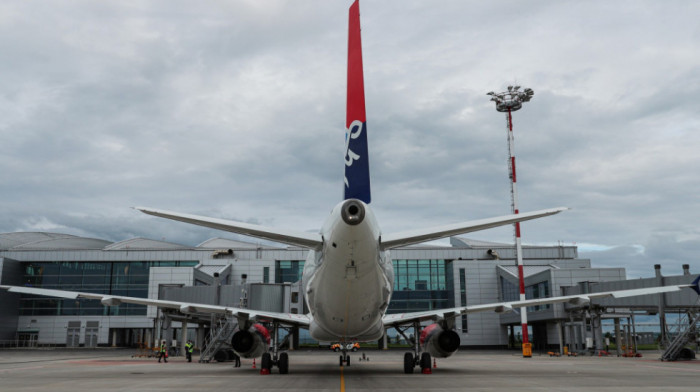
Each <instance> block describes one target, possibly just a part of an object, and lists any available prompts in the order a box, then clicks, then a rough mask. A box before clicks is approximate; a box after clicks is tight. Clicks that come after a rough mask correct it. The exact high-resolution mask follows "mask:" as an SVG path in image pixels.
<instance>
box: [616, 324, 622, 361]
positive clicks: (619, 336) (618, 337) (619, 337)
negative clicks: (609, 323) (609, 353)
mask: <svg viewBox="0 0 700 392" xmlns="http://www.w3.org/2000/svg"><path fill="white" fill-rule="evenodd" d="M621 348H622V329H620V319H619V318H617V317H616V318H615V351H616V352H617V356H618V357H619V356H620V355H622V351H621V350H620V349H621Z"/></svg>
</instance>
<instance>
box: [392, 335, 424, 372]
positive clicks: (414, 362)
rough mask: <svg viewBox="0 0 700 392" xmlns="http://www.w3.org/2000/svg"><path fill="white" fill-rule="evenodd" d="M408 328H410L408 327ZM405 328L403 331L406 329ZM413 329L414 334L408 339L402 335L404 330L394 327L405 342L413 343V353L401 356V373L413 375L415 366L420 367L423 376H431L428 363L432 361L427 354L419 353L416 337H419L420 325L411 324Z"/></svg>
mask: <svg viewBox="0 0 700 392" xmlns="http://www.w3.org/2000/svg"><path fill="white" fill-rule="evenodd" d="M408 328H410V327H408ZM408 328H405V329H408ZM413 328H414V334H413V337H412V338H409V337H407V336H406V334H405V333H404V331H405V330H404V329H400V328H399V327H396V330H397V331H398V332H399V333H400V334H401V336H403V337H404V339H406V341H407V342H413V352H407V353H405V354H404V356H403V372H404V373H406V374H413V369H414V368H415V367H416V366H420V369H421V373H423V374H432V369H431V367H430V362H431V361H432V359H431V358H430V353H427V352H423V353H421V352H420V345H419V344H418V339H417V337H418V336H419V333H420V324H419V323H414V324H413Z"/></svg>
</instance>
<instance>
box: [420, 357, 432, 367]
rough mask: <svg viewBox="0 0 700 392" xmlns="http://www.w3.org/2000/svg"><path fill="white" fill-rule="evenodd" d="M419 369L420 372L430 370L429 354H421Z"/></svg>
mask: <svg viewBox="0 0 700 392" xmlns="http://www.w3.org/2000/svg"><path fill="white" fill-rule="evenodd" d="M420 368H421V370H423V369H430V354H428V353H423V354H421V356H420Z"/></svg>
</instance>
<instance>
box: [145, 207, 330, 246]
mask: <svg viewBox="0 0 700 392" xmlns="http://www.w3.org/2000/svg"><path fill="white" fill-rule="evenodd" d="M134 208H135V209H137V210H139V211H141V212H143V213H146V214H149V215H154V216H159V217H161V218H167V219H172V220H176V221H180V222H185V223H191V224H193V225H199V226H205V227H211V228H212V229H218V230H224V231H230V232H232V233H238V234H244V235H249V236H252V237H258V238H264V239H266V240H270V241H275V242H281V243H283V244H289V245H296V246H301V247H303V248H308V249H320V248H321V246H322V245H323V238H322V237H321V234H318V233H305V232H297V231H292V230H279V229H272V228H269V227H265V226H259V225H254V224H251V223H243V222H236V221H231V220H226V219H216V218H207V217H205V216H198V215H190V214H181V213H179V212H172V211H165V210H157V209H153V208H146V207H134Z"/></svg>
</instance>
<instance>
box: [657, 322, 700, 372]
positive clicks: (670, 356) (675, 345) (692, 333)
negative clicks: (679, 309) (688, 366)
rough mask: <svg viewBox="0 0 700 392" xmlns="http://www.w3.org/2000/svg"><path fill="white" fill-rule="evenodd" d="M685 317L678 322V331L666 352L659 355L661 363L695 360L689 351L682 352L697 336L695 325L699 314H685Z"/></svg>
mask: <svg viewBox="0 0 700 392" xmlns="http://www.w3.org/2000/svg"><path fill="white" fill-rule="evenodd" d="M686 316H687V317H682V318H681V319H679V322H678V330H677V334H676V337H675V338H674V339H673V340H672V341H670V342H669V343H668V344H667V346H666V350H665V351H664V352H663V354H662V355H661V360H662V361H675V360H678V359H692V358H695V356H694V353H693V352H692V351H690V352H688V350H690V349H686V351H684V348H685V346H686V345H687V344H688V343H691V342H694V341H695V339H696V335H697V331H698V329H697V323H698V322H700V313H690V312H689V313H687V315H686ZM682 354H683V355H682Z"/></svg>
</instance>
